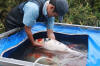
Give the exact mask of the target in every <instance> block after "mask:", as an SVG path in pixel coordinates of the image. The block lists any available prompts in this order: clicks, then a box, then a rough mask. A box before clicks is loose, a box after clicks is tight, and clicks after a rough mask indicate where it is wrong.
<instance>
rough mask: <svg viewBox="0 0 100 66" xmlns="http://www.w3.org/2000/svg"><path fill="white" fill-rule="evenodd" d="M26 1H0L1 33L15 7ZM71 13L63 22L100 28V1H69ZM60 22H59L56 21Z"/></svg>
mask: <svg viewBox="0 0 100 66" xmlns="http://www.w3.org/2000/svg"><path fill="white" fill-rule="evenodd" d="M23 1H25V0H0V33H2V32H4V25H3V23H4V22H5V17H6V15H7V13H8V12H9V11H10V10H11V8H13V7H14V6H16V5H18V4H19V3H21V2H23ZM68 3H69V12H68V13H67V14H66V15H65V17H64V20H63V22H65V23H68V24H79V25H89V26H97V27H100V0H68ZM56 21H57V22H58V20H57V19H56Z"/></svg>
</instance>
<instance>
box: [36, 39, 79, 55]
mask: <svg viewBox="0 0 100 66" xmlns="http://www.w3.org/2000/svg"><path fill="white" fill-rule="evenodd" d="M36 42H38V39H37V40H36ZM38 43H40V44H43V48H45V49H47V50H50V51H59V52H68V53H73V52H74V53H79V52H77V51H74V50H72V49H70V48H69V47H68V46H67V45H65V44H63V43H61V42H59V41H57V40H54V39H49V38H44V39H41V41H39V42H38Z"/></svg>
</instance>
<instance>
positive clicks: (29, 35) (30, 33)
mask: <svg viewBox="0 0 100 66" xmlns="http://www.w3.org/2000/svg"><path fill="white" fill-rule="evenodd" d="M24 28H25V32H26V33H27V35H28V38H29V40H30V41H31V43H32V45H33V46H38V47H41V46H42V44H36V43H35V41H34V38H33V35H32V32H31V27H28V26H24Z"/></svg>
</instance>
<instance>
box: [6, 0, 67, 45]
mask: <svg viewBox="0 0 100 66" xmlns="http://www.w3.org/2000/svg"><path fill="white" fill-rule="evenodd" d="M67 11H68V4H67V1H66V0H50V1H49V0H28V1H26V2H23V3H21V4H20V5H18V6H17V7H15V8H14V9H12V10H11V12H10V13H9V14H8V16H7V18H6V24H5V27H6V30H7V31H8V30H11V29H13V28H16V27H24V28H25V31H26V33H27V35H28V38H29V39H30V41H31V43H32V44H33V46H42V45H40V44H36V43H35V42H34V38H33V36H32V32H31V28H32V26H33V25H34V24H35V23H36V22H37V21H41V22H45V23H46V25H47V36H48V38H52V39H55V36H54V33H53V25H54V19H55V18H54V17H56V16H60V21H61V18H62V16H64V14H65V13H66V12H67ZM33 29H34V28H33Z"/></svg>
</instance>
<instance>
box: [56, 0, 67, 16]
mask: <svg viewBox="0 0 100 66" xmlns="http://www.w3.org/2000/svg"><path fill="white" fill-rule="evenodd" d="M55 8H56V11H57V13H58V14H59V16H64V15H65V14H66V13H67V12H68V3H67V0H56V2H55Z"/></svg>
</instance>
